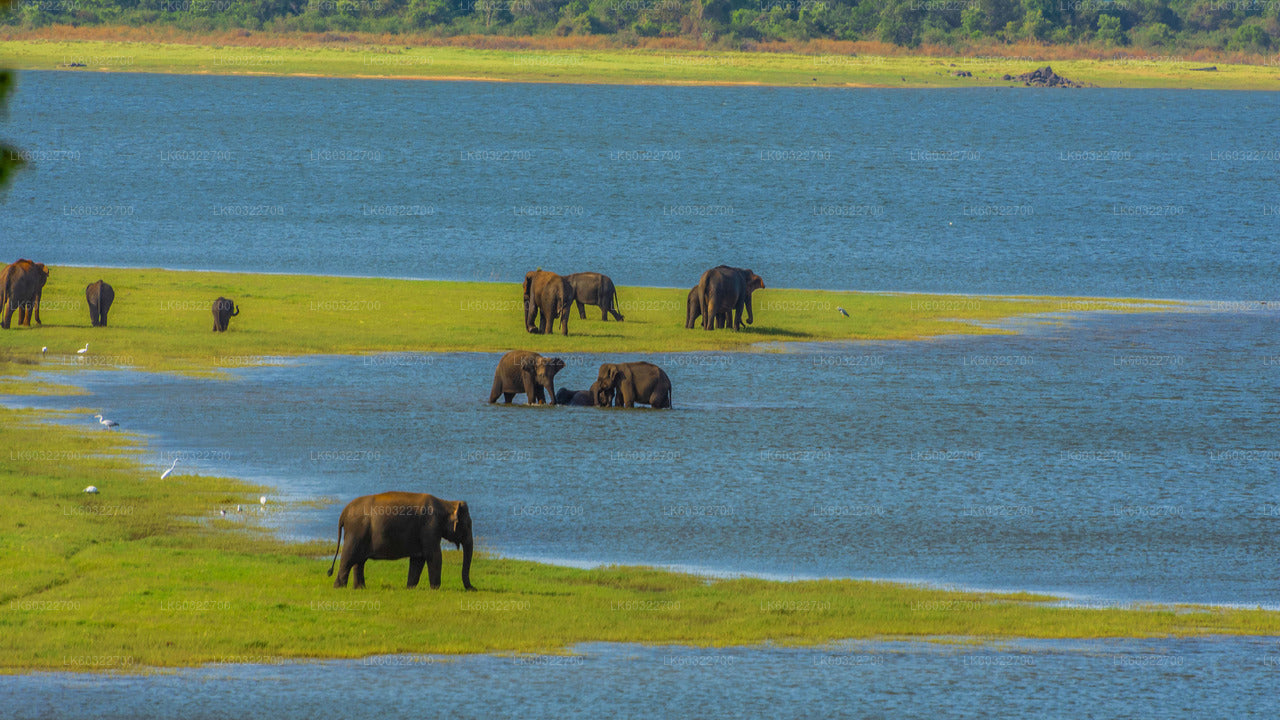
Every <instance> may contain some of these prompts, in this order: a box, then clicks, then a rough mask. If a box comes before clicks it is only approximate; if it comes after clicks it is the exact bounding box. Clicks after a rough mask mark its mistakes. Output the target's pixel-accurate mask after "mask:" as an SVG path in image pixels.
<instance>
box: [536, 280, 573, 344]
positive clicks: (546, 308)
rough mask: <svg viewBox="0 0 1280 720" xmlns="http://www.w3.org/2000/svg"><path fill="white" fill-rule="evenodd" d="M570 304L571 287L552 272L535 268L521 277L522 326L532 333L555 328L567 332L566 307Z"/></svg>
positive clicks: (571, 302) (571, 300) (551, 330)
mask: <svg viewBox="0 0 1280 720" xmlns="http://www.w3.org/2000/svg"><path fill="white" fill-rule="evenodd" d="M572 306H573V286H572V285H570V284H569V281H568V280H565V279H564V278H562V277H560V276H559V275H557V274H555V273H553V272H546V271H545V270H534V271H533V272H529V273H525V276H524V328H525V330H527V331H529V332H531V333H541V334H544V335H545V334H546V333H548V332H554V331H555V324H556V318H559V319H560V332H561V334H563V335H568V334H569V308H570V307H572Z"/></svg>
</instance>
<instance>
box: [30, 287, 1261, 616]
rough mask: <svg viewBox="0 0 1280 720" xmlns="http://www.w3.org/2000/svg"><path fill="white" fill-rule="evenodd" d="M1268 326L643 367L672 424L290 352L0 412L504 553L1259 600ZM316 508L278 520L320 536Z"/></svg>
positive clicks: (579, 371) (1168, 327)
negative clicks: (458, 527)
mask: <svg viewBox="0 0 1280 720" xmlns="http://www.w3.org/2000/svg"><path fill="white" fill-rule="evenodd" d="M1278 326H1280V313H1276V312H1274V311H1256V312H1250V313H1235V314H1223V313H1179V314H1159V315H1132V316H1119V317H1106V316H1080V317H1075V318H1071V319H1068V320H1067V321H1066V322H1065V323H1064V324H1050V325H1032V326H1028V328H1027V332H1026V334H1023V335H1020V336H1015V337H989V338H954V339H945V340H935V341H927V342H900V343H861V344H850V345H839V346H828V347H823V346H808V347H804V348H799V349H798V350H797V351H796V352H786V353H773V354H748V353H731V354H730V353H726V354H715V353H711V354H683V355H656V356H649V359H652V360H654V361H656V362H657V363H658V364H660V365H662V366H663V367H664V368H666V370H667V372H668V374H669V375H670V376H671V378H672V382H673V384H674V401H675V407H676V409H675V410H673V411H669V412H666V411H648V410H639V411H621V410H599V409H594V408H554V409H552V408H545V409H543V408H527V407H522V406H511V407H503V406H500V405H499V406H490V405H488V404H487V403H486V402H485V400H486V399H487V388H488V387H489V383H490V380H491V378H492V373H493V367H494V363H495V362H496V359H497V355H496V354H494V355H488V354H445V355H414V354H407V355H384V356H373V357H365V358H361V357H355V358H352V357H321V358H310V359H305V360H301V361H299V362H298V363H297V364H295V365H292V366H287V367H263V368H253V369H247V370H242V371H237V372H236V373H235V379H234V380H231V381H214V380H191V379H183V378H174V377H162V376H154V375H142V374H135V373H118V372H117V373H112V372H99V373H85V374H84V375H83V376H81V377H82V378H83V380H84V382H85V384H86V386H87V387H88V388H89V389H90V390H92V391H93V392H94V393H95V395H94V397H93V398H92V399H91V400H89V401H86V399H84V398H74V399H70V400H68V399H58V398H52V399H44V398H33V399H23V401H25V402H30V403H34V404H40V405H45V406H55V407H56V406H66V405H68V404H71V405H76V406H84V405H86V404H91V405H93V406H94V407H96V408H101V409H102V410H103V411H104V412H105V413H106V414H107V415H108V416H109V417H111V418H113V419H116V420H118V421H120V422H121V424H122V425H123V426H124V427H125V428H128V429H131V430H138V431H145V432H148V433H153V434H154V435H155V436H156V438H155V440H154V442H153V447H154V448H155V449H156V450H157V451H158V452H159V453H160V457H159V458H157V461H156V464H157V465H158V466H160V467H161V468H163V467H167V466H168V464H169V462H168V460H167V457H168V456H167V455H165V453H170V452H182V453H185V454H186V455H183V458H184V460H183V461H182V462H181V463H180V465H179V468H180V469H182V470H185V471H192V470H200V471H205V472H221V473H226V474H231V475H236V476H241V477H246V478H252V479H254V480H260V481H264V482H267V483H269V484H271V485H274V486H276V487H278V488H279V491H280V493H281V494H283V495H284V496H286V497H292V498H314V497H332V498H335V500H336V501H337V502H342V503H345V502H346V501H347V500H349V499H350V498H352V497H355V496H357V495H361V494H366V493H372V492H379V491H382V490H388V489H405V490H421V491H427V492H431V493H433V494H436V495H439V496H441V497H445V498H451V499H465V500H467V501H469V503H470V504H471V508H472V513H473V515H474V517H475V519H476V528H477V534H478V535H480V536H482V537H483V544H484V545H485V546H487V547H488V548H490V549H492V550H496V551H498V552H500V553H502V554H505V555H510V556H517V557H528V558H537V559H545V560H552V561H556V562H569V563H575V564H592V563H636V564H648V565H673V566H680V567H685V568H693V569H697V570H705V571H715V572H728V573H761V574H766V575H770V576H779V577H813V576H839V577H870V578H890V579H906V580H923V581H928V582H933V583H939V584H944V585H945V584H954V585H959V586H966V587H982V588H999V589H1030V590H1040V591H1049V592H1053V593H1057V594H1061V595H1065V596H1067V597H1069V598H1072V599H1073V600H1075V601H1078V602H1119V601H1140V600H1155V601H1186V602H1209V603H1237V604H1244V605H1250V606H1252V605H1257V604H1263V605H1268V606H1278V605H1280V595H1278V594H1277V592H1276V567H1277V561H1278V560H1280V479H1278V477H1280V476H1278V475H1277V470H1280V452H1278V451H1277V450H1276V448H1275V430H1274V428H1275V426H1276V422H1277V420H1278V419H1280V398H1278V397H1277V394H1276V390H1275V389H1276V387H1277V384H1278V382H1277V381H1278V380H1280V363H1275V362H1271V359H1273V358H1275V357H1277V356H1280V345H1278V342H1280V341H1278V340H1277V338H1280V333H1277V330H1280V327H1278ZM604 359H605V358H604V357H603V356H596V355H566V356H565V360H566V361H567V363H568V367H567V368H566V369H565V370H563V371H562V372H561V373H560V375H559V376H558V377H557V381H558V383H559V385H561V386H565V387H571V388H574V389H580V388H584V387H586V386H587V385H588V384H589V383H590V381H591V379H593V378H594V376H595V372H596V367H597V365H598V364H599V363H600V362H601V361H602V360H604ZM608 359H610V360H615V359H617V358H614V357H610V358H608ZM157 474H158V471H157ZM104 491H105V492H109V489H104ZM269 507H270V506H269ZM338 510H339V507H337V506H335V507H329V508H325V509H315V510H305V511H302V512H301V513H300V514H299V515H296V516H287V517H285V518H283V523H284V527H285V528H286V529H287V531H288V532H289V533H291V534H296V535H302V536H309V537H318V538H321V539H324V540H332V538H333V537H334V535H335V532H336V517H337V513H338ZM369 572H370V575H371V577H372V578H377V577H378V576H379V575H380V574H383V573H387V572H391V570H390V569H389V568H379V567H378V566H377V565H376V564H375V565H372V566H371V567H370V570H369ZM478 572H480V573H483V569H482V568H481V569H479V570H478Z"/></svg>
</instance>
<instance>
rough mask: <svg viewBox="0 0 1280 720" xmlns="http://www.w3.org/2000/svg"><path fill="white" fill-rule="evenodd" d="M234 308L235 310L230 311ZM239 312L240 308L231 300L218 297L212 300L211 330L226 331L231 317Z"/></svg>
mask: <svg viewBox="0 0 1280 720" xmlns="http://www.w3.org/2000/svg"><path fill="white" fill-rule="evenodd" d="M233 309H234V311H235V312H232V310H233ZM239 314H240V308H239V307H238V306H237V305H236V304H235V303H234V302H232V301H231V300H228V299H226V298H224V297H220V298H218V299H217V300H214V301H213V331H214V332H226V331H227V324H228V323H230V322H231V318H233V317H235V316H237V315H239Z"/></svg>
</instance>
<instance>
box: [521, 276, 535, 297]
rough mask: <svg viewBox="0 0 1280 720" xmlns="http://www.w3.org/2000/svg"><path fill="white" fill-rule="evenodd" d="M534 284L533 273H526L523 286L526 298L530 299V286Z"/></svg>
mask: <svg viewBox="0 0 1280 720" xmlns="http://www.w3.org/2000/svg"><path fill="white" fill-rule="evenodd" d="M532 284H533V273H531V272H527V273H525V274H524V285H523V287H524V296H525V297H529V286H530V285H532Z"/></svg>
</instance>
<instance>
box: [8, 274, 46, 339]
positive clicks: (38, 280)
mask: <svg viewBox="0 0 1280 720" xmlns="http://www.w3.org/2000/svg"><path fill="white" fill-rule="evenodd" d="M48 281H49V268H47V267H45V265H44V263H38V262H32V261H30V260H27V259H25V258H22V259H19V260H18V261H17V262H15V263H13V264H11V265H6V266H5V268H4V270H2V271H0V312H3V313H4V319H3V320H2V321H0V328H4V329H5V330H8V329H9V324H10V323H11V322H12V321H13V312H14V311H15V310H17V311H18V324H19V325H26V326H27V327H31V320H32V319H33V318H34V319H35V321H36V324H37V325H41V324H42V323H41V322H40V296H41V294H43V293H44V284H45V283H46V282H48Z"/></svg>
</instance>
